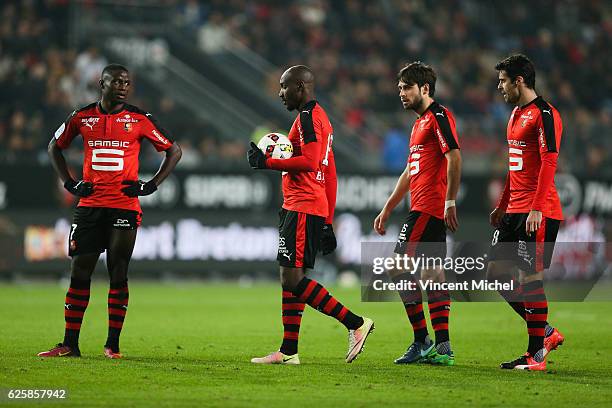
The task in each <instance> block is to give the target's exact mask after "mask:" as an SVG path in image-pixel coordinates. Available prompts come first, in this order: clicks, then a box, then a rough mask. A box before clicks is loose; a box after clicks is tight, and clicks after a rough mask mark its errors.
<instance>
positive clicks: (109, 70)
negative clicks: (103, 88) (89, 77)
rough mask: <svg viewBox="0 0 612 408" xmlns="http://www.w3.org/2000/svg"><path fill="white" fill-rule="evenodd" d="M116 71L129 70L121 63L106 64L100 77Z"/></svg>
mask: <svg viewBox="0 0 612 408" xmlns="http://www.w3.org/2000/svg"><path fill="white" fill-rule="evenodd" d="M117 71H125V72H130V71H128V69H127V68H126V67H125V66H124V65H121V64H108V65H107V66H105V67H104V69H103V70H102V74H101V75H100V77H103V76H104V74H110V73H112V72H117Z"/></svg>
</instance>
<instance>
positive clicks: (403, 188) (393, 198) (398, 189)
mask: <svg viewBox="0 0 612 408" xmlns="http://www.w3.org/2000/svg"><path fill="white" fill-rule="evenodd" d="M409 190H410V164H408V165H407V166H406V169H404V172H403V173H402V174H401V175H400V176H399V178H398V179H397V184H396V185H395V188H394V189H393V192H392V193H391V195H390V196H389V198H388V199H387V202H386V203H385V206H384V207H383V209H382V210H381V211H380V214H378V215H377V216H376V218H375V219H374V231H376V232H377V233H378V234H379V235H385V234H386V233H387V230H386V229H385V224H386V223H387V221H388V220H389V217H390V216H391V213H392V212H393V209H394V208H395V207H397V205H398V204H399V203H400V202H401V201H402V200H403V199H404V197H405V196H406V194H407V193H408V191H409Z"/></svg>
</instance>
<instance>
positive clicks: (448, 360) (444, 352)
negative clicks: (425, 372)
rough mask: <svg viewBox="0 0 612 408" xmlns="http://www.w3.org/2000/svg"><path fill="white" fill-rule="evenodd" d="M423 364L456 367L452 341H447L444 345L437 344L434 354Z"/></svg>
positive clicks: (425, 359) (424, 360)
mask: <svg viewBox="0 0 612 408" xmlns="http://www.w3.org/2000/svg"><path fill="white" fill-rule="evenodd" d="M423 362H424V363H429V364H434V365H445V366H452V365H455V355H454V354H453V352H452V350H451V345H450V341H448V340H447V341H444V342H442V343H438V344H436V347H435V349H434V352H433V353H432V354H431V355H429V356H427V357H426V358H424V359H423Z"/></svg>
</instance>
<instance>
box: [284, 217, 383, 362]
mask: <svg viewBox="0 0 612 408" xmlns="http://www.w3.org/2000/svg"><path fill="white" fill-rule="evenodd" d="M323 224H324V219H323V217H317V216H313V215H309V214H304V213H299V212H294V211H287V214H286V217H285V225H283V228H282V233H281V236H282V237H283V238H285V242H284V243H285V249H286V250H287V251H289V254H288V255H289V256H288V257H287V258H288V259H287V260H284V259H280V264H281V281H282V285H283V289H285V290H287V291H290V292H291V293H293V295H294V296H296V297H297V298H298V299H299V300H301V301H302V302H304V303H307V304H308V305H310V306H312V307H313V308H314V309H317V310H318V311H319V312H321V313H324V314H326V315H328V316H331V317H333V318H335V319H336V320H338V321H339V322H341V323H342V324H343V325H344V326H345V327H346V328H347V329H348V330H349V352H348V354H347V358H346V361H347V362H351V361H353V360H354V359H355V358H356V357H357V354H359V352H361V349H362V348H363V344H364V342H365V339H366V338H367V336H368V334H369V333H370V332H371V331H372V330H373V328H374V323H373V322H372V320H371V319H368V318H362V317H361V316H358V315H356V314H354V313H353V312H351V311H350V310H349V309H348V308H346V307H345V306H344V305H343V304H342V303H340V302H339V301H338V300H337V299H336V298H335V297H334V296H332V294H330V293H329V292H328V291H327V289H325V288H324V287H323V286H322V285H321V284H320V283H318V282H317V281H315V280H314V279H310V278H308V277H306V276H305V274H304V271H305V269H312V268H314V264H315V258H316V255H317V252H318V251H319V247H320V243H321V232H322V228H323ZM280 255H281V251H280V248H279V256H280ZM281 258H284V257H281Z"/></svg>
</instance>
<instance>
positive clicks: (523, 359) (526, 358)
mask: <svg viewBox="0 0 612 408" xmlns="http://www.w3.org/2000/svg"><path fill="white" fill-rule="evenodd" d="M500 368H504V369H508V370H529V371H545V370H546V359H545V358H544V349H542V350H540V351H538V352H537V353H536V355H535V356H532V355H531V354H529V353H525V354H524V355H522V356H520V357H519V358H517V359H516V360H512V361H507V362H505V363H501V364H500Z"/></svg>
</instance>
